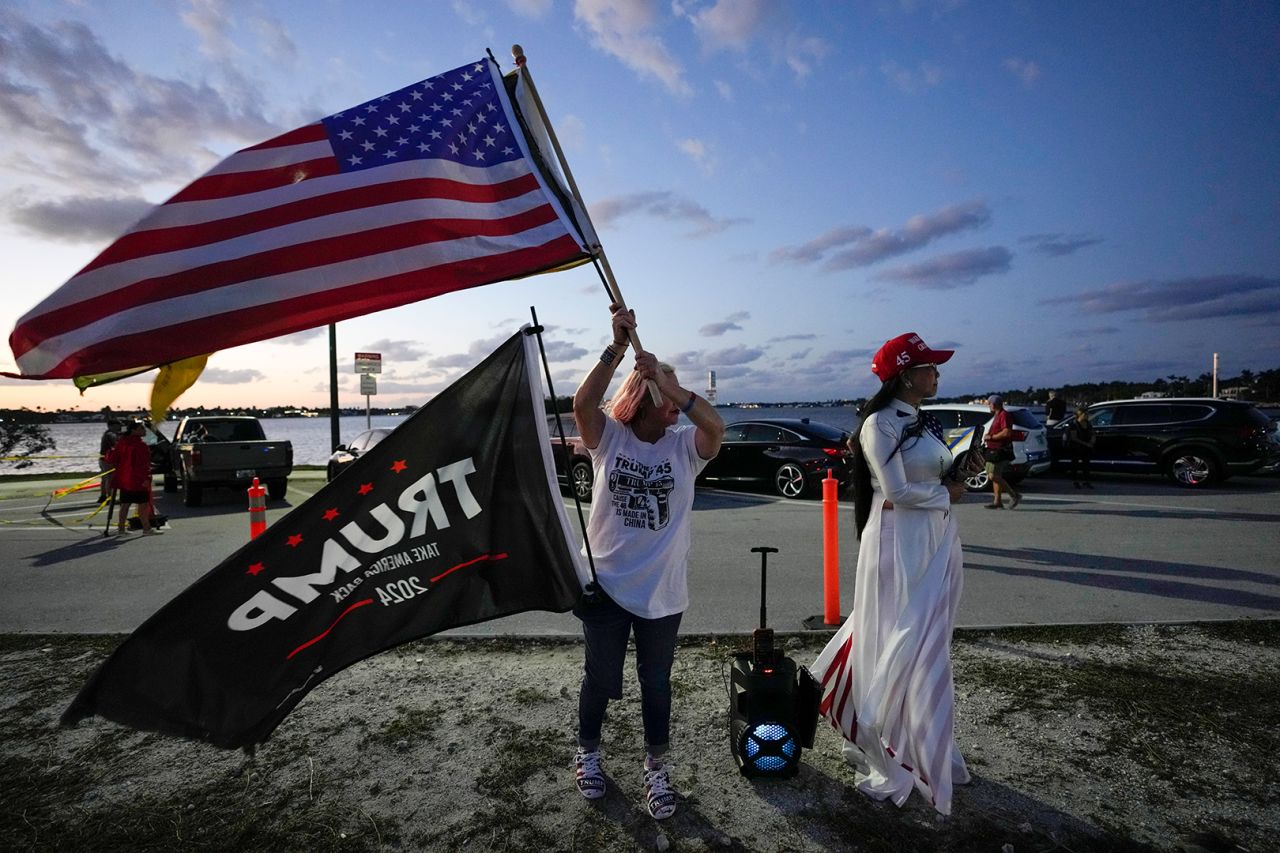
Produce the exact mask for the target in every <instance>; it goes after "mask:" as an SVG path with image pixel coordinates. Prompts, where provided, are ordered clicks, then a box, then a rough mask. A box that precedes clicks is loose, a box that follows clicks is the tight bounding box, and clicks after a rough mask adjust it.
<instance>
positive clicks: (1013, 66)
mask: <svg viewBox="0 0 1280 853" xmlns="http://www.w3.org/2000/svg"><path fill="white" fill-rule="evenodd" d="M1000 64H1001V66H1002V67H1003V68H1004V70H1006V71H1008V72H1009V73H1010V74H1012V75H1013V76H1014V77H1017V78H1018V79H1019V80H1021V81H1022V85H1023V86H1026V87H1027V88H1028V89H1030V88H1031V87H1032V86H1033V85H1035V82H1036V81H1037V80H1039V79H1040V66H1039V65H1036V64H1035V63H1034V62H1031V61H1030V60H1026V59H1019V58H1017V57H1016V56H1011V57H1009V58H1008V59H1006V60H1005V61H1004V62H1002V63H1000Z"/></svg>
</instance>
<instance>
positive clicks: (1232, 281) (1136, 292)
mask: <svg viewBox="0 0 1280 853" xmlns="http://www.w3.org/2000/svg"><path fill="white" fill-rule="evenodd" d="M1040 304H1042V305H1075V306H1076V307H1077V308H1079V310H1080V311H1082V312H1084V313H1085V314H1116V313H1121V312H1125V311H1140V312H1142V313H1143V315H1144V316H1145V318H1146V319H1148V320H1151V321H1153V322H1157V323H1163V322H1172V321H1178V320H1204V319H1209V318H1212V317H1248V316H1268V315H1271V316H1277V317H1280V279H1277V278H1265V277H1262V276H1254V275H1217V276H1206V277H1201V278H1181V279H1172V280H1168V281H1137V282H1122V283H1118V284H1111V285H1107V286H1106V287H1100V288H1097V289H1095V290H1087V291H1084V292H1083V293H1077V294H1075V295H1072V296H1059V297H1055V298H1052V299H1043V300H1041V303H1040Z"/></svg>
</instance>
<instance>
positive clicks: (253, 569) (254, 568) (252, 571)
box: [245, 563, 266, 577]
mask: <svg viewBox="0 0 1280 853" xmlns="http://www.w3.org/2000/svg"><path fill="white" fill-rule="evenodd" d="M265 568H266V566H264V565H262V563H252V564H251V565H250V566H249V570H248V571H246V572H245V574H246V575H253V576H254V577H257V576H258V572H260V571H262V570H263V569H265Z"/></svg>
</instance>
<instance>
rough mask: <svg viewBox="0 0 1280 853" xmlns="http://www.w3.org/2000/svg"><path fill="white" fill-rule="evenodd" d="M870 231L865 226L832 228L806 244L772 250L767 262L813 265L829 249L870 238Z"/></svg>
mask: <svg viewBox="0 0 1280 853" xmlns="http://www.w3.org/2000/svg"><path fill="white" fill-rule="evenodd" d="M871 234H872V231H871V229H870V228H868V227H867V226H865V225H846V226H841V227H839V228H832V229H831V230H830V231H827V232H826V233H824V234H821V235H819V236H818V237H815V238H814V239H812V240H810V241H809V242H808V243H802V244H801V245H799V246H783V247H781V248H778V249H774V250H773V251H772V252H770V253H769V260H770V262H772V263H780V262H783V261H794V262H796V263H802V264H807V263H813V262H814V261H817V260H821V259H822V256H823V255H825V254H826V253H827V252H828V251H830V250H831V249H834V248H836V247H838V246H844V245H847V244H849V243H853V242H857V241H858V240H863V239H866V238H867V237H869V236H871Z"/></svg>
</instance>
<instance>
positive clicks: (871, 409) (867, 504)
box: [849, 373, 902, 539]
mask: <svg viewBox="0 0 1280 853" xmlns="http://www.w3.org/2000/svg"><path fill="white" fill-rule="evenodd" d="M901 389H902V374H901V373H900V374H898V375H897V376H895V377H893V378H892V379H890V380H888V381H887V382H885V383H884V384H882V385H881V386H880V390H879V391H877V392H876V393H875V394H873V395H872V397H871V399H870V400H868V401H867V402H866V403H864V404H863V405H862V408H861V409H859V410H858V419H859V420H858V429H857V430H856V431H855V432H854V434H853V436H852V437H851V438H850V439H849V443H850V444H851V445H853V447H852V450H853V521H854V525H855V526H856V527H857V529H858V538H859V539H861V538H862V528H864V527H866V526H867V519H868V518H870V517H871V466H869V465H868V464H867V456H866V453H865V451H863V449H862V429H863V427H865V426H866V425H867V419H868V418H869V417H871V415H873V414H875V413H876V412H878V411H880V410H881V409H883V408H884V407H885V406H887V405H889V401H890V400H892V399H894V398H895V397H897V396H898V392H899V391H900V390H901Z"/></svg>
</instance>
